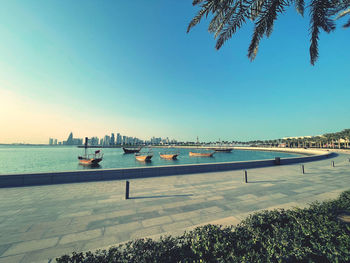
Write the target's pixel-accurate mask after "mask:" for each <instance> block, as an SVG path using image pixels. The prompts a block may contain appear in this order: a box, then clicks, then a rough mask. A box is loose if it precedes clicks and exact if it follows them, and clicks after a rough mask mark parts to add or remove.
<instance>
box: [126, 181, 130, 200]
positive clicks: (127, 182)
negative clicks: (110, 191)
mask: <svg viewBox="0 0 350 263" xmlns="http://www.w3.org/2000/svg"><path fill="white" fill-rule="evenodd" d="M129 187H130V183H129V181H126V185H125V199H129Z"/></svg>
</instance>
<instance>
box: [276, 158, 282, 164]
mask: <svg viewBox="0 0 350 263" xmlns="http://www.w3.org/2000/svg"><path fill="white" fill-rule="evenodd" d="M275 164H276V165H280V164H281V158H280V157H275Z"/></svg>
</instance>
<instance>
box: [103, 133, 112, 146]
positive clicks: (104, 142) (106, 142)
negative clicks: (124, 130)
mask: <svg viewBox="0 0 350 263" xmlns="http://www.w3.org/2000/svg"><path fill="white" fill-rule="evenodd" d="M110 142H111V137H109V136H108V135H105V137H104V139H103V145H104V146H108V145H110Z"/></svg>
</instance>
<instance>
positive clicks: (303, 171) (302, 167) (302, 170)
mask: <svg viewBox="0 0 350 263" xmlns="http://www.w3.org/2000/svg"><path fill="white" fill-rule="evenodd" d="M300 168H301V173H302V174H304V173H305V170H304V165H303V164H302V165H301V167H300Z"/></svg>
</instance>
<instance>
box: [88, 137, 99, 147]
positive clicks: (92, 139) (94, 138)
mask: <svg viewBox="0 0 350 263" xmlns="http://www.w3.org/2000/svg"><path fill="white" fill-rule="evenodd" d="M89 141H90V145H98V138H97V137H92V138H91V139H90V140H89Z"/></svg>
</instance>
